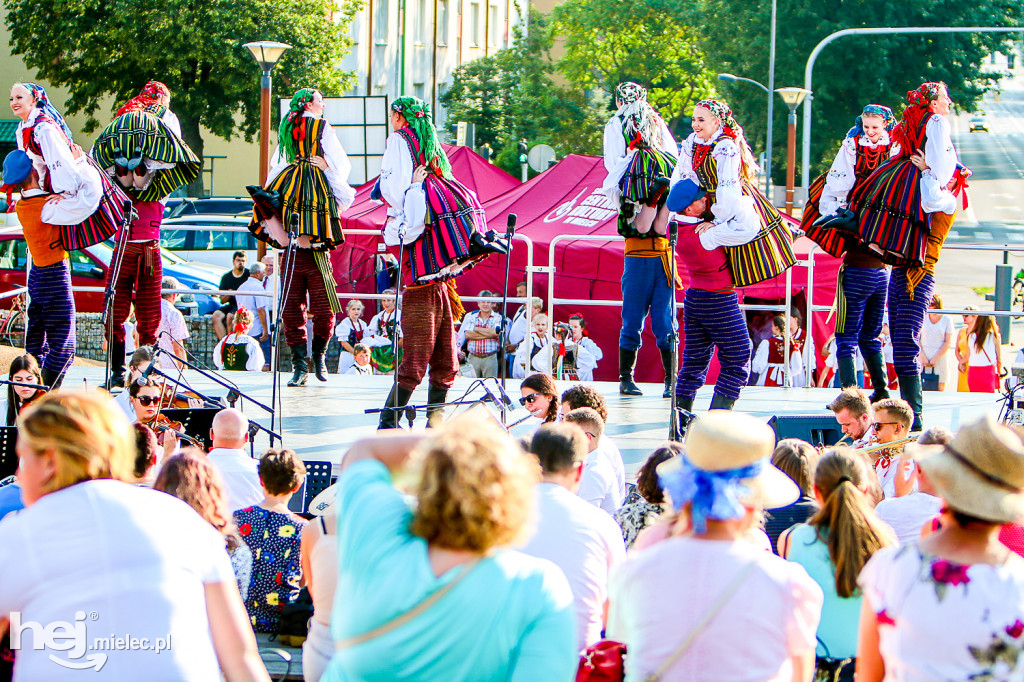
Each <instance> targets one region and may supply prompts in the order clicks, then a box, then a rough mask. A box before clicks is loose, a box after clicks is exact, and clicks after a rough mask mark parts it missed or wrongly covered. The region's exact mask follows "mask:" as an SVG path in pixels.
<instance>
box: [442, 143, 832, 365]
mask: <svg viewBox="0 0 1024 682" xmlns="http://www.w3.org/2000/svg"><path fill="white" fill-rule="evenodd" d="M605 175H606V171H605V168H604V164H603V163H602V159H600V158H597V157H592V156H578V155H569V156H567V157H566V158H565V159H563V160H562V161H560V162H559V163H557V164H556V165H555V166H553V167H551V168H549V169H548V170H547V171H545V172H544V173H542V174H541V175H538V176H537V177H535V178H533V179H532V180H530V181H529V182H526V183H524V184H522V185H519V186H518V187H515V188H514V189H511V190H509V191H507V192H505V193H504V194H502V195H500V196H497V197H495V198H494V199H492V200H490V201H488V202H486V203H485V204H484V210H485V211H486V212H487V221H488V223H489V225H491V226H492V227H494V228H495V229H496V230H498V231H499V232H500V231H501V229H502V228H503V226H504V225H505V224H506V219H507V217H508V214H509V213H515V214H516V215H517V225H518V227H517V234H519V235H524V236H526V237H528V238H529V239H530V241H531V242H532V244H533V252H534V253H533V265H534V266H535V267H536V266H542V267H544V266H551V268H553V272H554V273H556V274H557V277H556V278H555V288H554V295H555V297H557V298H571V299H576V300H578V301H580V302H578V303H572V304H561V305H559V306H557V307H556V308H555V311H554V320H553V321H562V322H564V321H566V320H568V318H569V316H570V315H571V314H572V313H575V312H581V313H583V314H584V316H585V317H586V319H587V324H588V331H589V334H590V336H591V338H593V339H594V341H595V342H596V343H597V344H598V346H599V347H600V348H601V349H602V350H603V351H604V359H603V360H602V361H601V362H600V363H598V369H597V370H596V372H595V379H597V380H602V381H614V380H616V378H617V376H618V367H617V365H618V351H617V350H616V349H617V348H618V335H619V329H620V327H621V316H620V308H619V304H618V303H615V304H605V305H602V304H600V303H597V301H601V300H609V301H614V300H618V299H620V298H621V296H622V292H621V289H620V286H621V285H620V278H621V276H622V265H623V262H622V261H623V244H622V242H621V241H607V240H603V239H595V240H589V239H588V240H584V239H573V238H571V237H570V238H564V237H565V236H596V237H609V236H617V234H618V233H617V231H616V220H617V214H618V207H617V206H615V205H613V204H612V203H611V202H610V201H609V200H608V199H607V198H606V197H605V196H604V195H602V194H600V193H599V192H598V190H599V189H600V187H601V184H602V183H603V182H604V179H605ZM556 238H558V239H557V240H556ZM553 242H554V244H552V243H553ZM514 244H515V248H514V250H513V253H512V256H511V267H510V275H509V290H510V293H514V285H515V284H516V283H518V282H520V281H522V280H523V278H524V274H525V271H526V265H527V248H526V244H525V243H524V242H523V241H522V240H520V239H517V240H515V242H514ZM552 246H553V248H552ZM812 246H813V244H812V243H811V242H809V241H808V240H806V239H801V240H798V241H797V243H796V245H795V249H796V251H797V255H798V257H801V258H804V259H805V258H806V256H807V253H808V251H809V250H810V247H812ZM838 267H839V262H838V261H837V260H836V259H835V258H833V257H831V256H829V255H828V254H824V253H821V252H820V251H818V252H817V253H816V257H815V277H814V279H815V288H814V302H815V304H817V305H828V304H829V303H831V302H832V298H833V297H834V295H835V280H836V272H837V271H838ZM551 271H552V270H547V271H546V272H541V273H538V274H536V275H535V276H534V278H533V287H534V295H535V296H540V297H541V298H543V299H544V300H545V301H546V300H547V299H548V291H549V289H548V283H549V280H548V278H549V274H548V273H549V272H551ZM680 276H681V278H682V280H683V282H684V283H686V282H688V280H689V277H688V274H687V272H686V269H685V267H683V266H680ZM504 277H505V259H504V258H500V257H494V256H492V257H491V258H489V259H487V260H486V261H484V262H483V263H481V264H480V265H478V266H477V267H475V268H473V269H472V270H470V271H468V272H467V273H466V274H464V275H462V276H461V277H460V278H459V290H460V291H461V292H462V293H463V294H465V295H472V294H476V293H477V292H478V291H480V290H481V289H490V290H494V291H501V290H502V288H503V286H504ZM806 288H807V268H806V267H797V268H794V269H793V275H792V292H793V295H794V298H795V299H797V298H799V297H801V296H803V292H804V290H805V289H806ZM743 295H744V297H745V298H746V299H750V298H755V299H759V300H768V301H771V302H773V303H774V302H779V301H782V300H784V298H785V276H781V277H778V278H775V279H773V280H769V281H767V282H762V283H760V284H757V285H754V286H750V287H745V288H744V290H743ZM679 296H680V301H681V300H682V292H680V294H679ZM801 300H802V299H801ZM628 304H629V303H628V302H627V305H628ZM513 310H514V307H513V306H510V307H509V312H511V311H513ZM824 318H825V315H824V314H822V313H818V314H816V316H815V323H814V336H815V340H816V344H817V347H818V348H821V347H822V346H823V345H824V342H825V340H826V339H827V338H828V334H829V333H830V332H829V331H827V330H826V329H825V325H824ZM681 327H682V325H681V324H680V331H681ZM636 374H637V377H638V379H639V380H641V381H659V380H660V379H661V375H662V370H661V360H660V357H659V355H658V352H657V345H656V343H655V339H654V335H653V334H652V333H651V331H650V328H649V324H648V328H647V329H646V330H645V331H644V340H643V349H642V351H641V354H640V358H639V361H638V363H637V372H636ZM714 376H717V368H714V367H713V370H712V373H711V374H710V375H709V380H713V378H714Z"/></svg>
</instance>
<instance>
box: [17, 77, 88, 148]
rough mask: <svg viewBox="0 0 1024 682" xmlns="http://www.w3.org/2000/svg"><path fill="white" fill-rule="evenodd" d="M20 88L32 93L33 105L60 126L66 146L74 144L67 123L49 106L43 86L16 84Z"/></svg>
mask: <svg viewBox="0 0 1024 682" xmlns="http://www.w3.org/2000/svg"><path fill="white" fill-rule="evenodd" d="M18 85H20V86H21V87H23V88H25V89H26V90H28V91H29V92H30V93H32V99H33V100H34V101H35V105H36V106H37V107H38V108H40V109H42V110H43V113H44V114H46V115H47V116H49V117H50V118H52V119H53V120H54V121H56V122H57V125H58V126H60V129H61V130H63V131H64V135H66V136H67V138H68V144H71V143H72V142H74V138H73V136H72V135H71V128H69V127H68V122H67V121H65V120H64V117H63V116H61V115H60V112H59V111H57V110H56V109H55V108H54V106H53V105H52V104H50V98H49V97H47V96H46V90H44V89H43V86H41V85H37V84H35V83H18Z"/></svg>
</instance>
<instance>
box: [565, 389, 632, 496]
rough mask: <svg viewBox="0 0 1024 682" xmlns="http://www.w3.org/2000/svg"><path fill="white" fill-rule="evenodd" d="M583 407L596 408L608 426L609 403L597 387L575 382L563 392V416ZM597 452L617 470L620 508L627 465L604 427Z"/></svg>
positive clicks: (623, 494)
mask: <svg viewBox="0 0 1024 682" xmlns="http://www.w3.org/2000/svg"><path fill="white" fill-rule="evenodd" d="M581 407H591V408H593V409H594V410H596V411H597V413H598V414H599V415H601V423H602V425H604V426H607V424H608V403H607V402H605V399H604V396H603V395H601V394H600V393H598V392H597V390H596V389H594V388H593V387H591V386H587V385H586V384H575V385H574V386H570V387H569V388H567V389H566V390H565V391H563V392H562V406H561V408H560V410H561V412H562V416H563V417H564V416H565V415H567V414H569V413H570V412H572V411H573V410H578V409H579V408H581ZM597 452H598V454H599V455H600V456H601V457H603V458H605V459H606V460H607V461H608V464H609V465H611V468H612V471H614V472H615V485H616V491H617V493H618V496H619V504H618V505H617V506H616V509H618V508H619V507H620V506H622V500H625V499H626V467H625V466H624V465H623V463H622V453H620V452H619V448H618V446H617V445H615V442H614V441H613V440H612V439H611V438H609V437H608V434H606V433H604V430H603V429H602V434H601V438H600V439H599V442H598V444H597Z"/></svg>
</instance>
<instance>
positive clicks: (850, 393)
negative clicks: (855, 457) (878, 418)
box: [828, 386, 875, 448]
mask: <svg viewBox="0 0 1024 682" xmlns="http://www.w3.org/2000/svg"><path fill="white" fill-rule="evenodd" d="M828 409H830V410H832V412H834V413H835V415H836V421H837V422H839V427H840V428H841V429H842V430H843V434H844V436H845V437H844V438H843V440H846V438H850V439H851V440H852V441H853V442H852V443H851V444H850V447H854V448H865V447H867V446H869V445H871V444H872V443H873V442H874V437H875V430H874V427H873V426H872V418H873V416H874V415H872V413H871V401H869V400H868V394H867V393H865V392H864V391H862V390H860V389H859V388H856V387H854V386H850V387H848V388H844V389H843V392H842V393H840V394H839V395H838V396H837V397H836V399H835V400H833V401H832V402H830V403H829V404H828Z"/></svg>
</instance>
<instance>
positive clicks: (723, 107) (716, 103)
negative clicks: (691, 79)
mask: <svg viewBox="0 0 1024 682" xmlns="http://www.w3.org/2000/svg"><path fill="white" fill-rule="evenodd" d="M696 106H698V107H704V108H705V109H707V110H708V111H710V112H711V113H712V114H714V115H715V118H717V119H718V120H719V121H721V122H722V134H724V135H726V136H727V137H731V138H733V139H734V140H735V139H736V136H737V135H741V134H742V133H743V129H742V128H740V124H739V123H737V122H736V119H735V118H733V115H732V109H730V108H729V105H728V104H726V103H725V102H723V101H721V100H717V99H702V100H701V101H699V102H697V105H696Z"/></svg>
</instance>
